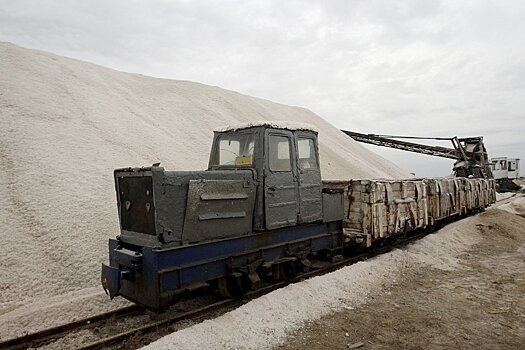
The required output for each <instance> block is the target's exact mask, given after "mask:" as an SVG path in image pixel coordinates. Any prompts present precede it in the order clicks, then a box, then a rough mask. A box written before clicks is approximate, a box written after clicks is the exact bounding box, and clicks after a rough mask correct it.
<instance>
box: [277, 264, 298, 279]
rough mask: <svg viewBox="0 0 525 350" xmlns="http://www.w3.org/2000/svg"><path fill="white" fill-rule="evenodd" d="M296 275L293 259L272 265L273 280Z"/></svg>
mask: <svg viewBox="0 0 525 350" xmlns="http://www.w3.org/2000/svg"><path fill="white" fill-rule="evenodd" d="M296 275H297V265H296V262H295V261H286V262H282V263H280V264H275V265H273V266H272V278H273V279H274V280H275V281H282V280H291V279H292V278H294V277H295V276H296Z"/></svg>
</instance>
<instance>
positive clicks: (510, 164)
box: [490, 157, 520, 192]
mask: <svg viewBox="0 0 525 350" xmlns="http://www.w3.org/2000/svg"><path fill="white" fill-rule="evenodd" d="M490 167H491V168H492V173H493V174H494V179H495V180H496V182H497V184H498V185H499V188H500V192H508V191H516V190H518V189H519V188H520V184H519V178H520V160H519V158H507V157H496V158H491V159H490Z"/></svg>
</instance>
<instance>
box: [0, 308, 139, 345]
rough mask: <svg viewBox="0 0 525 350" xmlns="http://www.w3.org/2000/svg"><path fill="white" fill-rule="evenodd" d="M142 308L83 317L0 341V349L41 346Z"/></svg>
mask: <svg viewBox="0 0 525 350" xmlns="http://www.w3.org/2000/svg"><path fill="white" fill-rule="evenodd" d="M142 310H143V309H142V308H141V307H140V306H138V305H130V306H126V307H123V308H120V309H117V310H112V311H108V312H104V313H101V314H98V315H95V316H91V317H86V318H83V319H81V320H77V321H73V322H70V323H66V324H62V325H59V326H55V327H51V328H47V329H43V330H41V331H37V332H34V333H29V334H25V335H23V336H20V337H16V338H11V339H8V340H6V341H3V342H0V349H1V350H4V349H9V350H16V349H26V348H28V347H37V346H42V345H45V344H48V343H50V342H52V341H53V340H54V339H56V338H60V337H63V336H64V335H66V334H68V333H70V332H72V331H74V330H78V329H82V328H84V327H93V326H94V325H96V324H97V323H98V322H101V321H106V320H108V319H109V318H111V317H115V316H117V317H122V316H129V315H132V314H134V313H139V312H141V311H142Z"/></svg>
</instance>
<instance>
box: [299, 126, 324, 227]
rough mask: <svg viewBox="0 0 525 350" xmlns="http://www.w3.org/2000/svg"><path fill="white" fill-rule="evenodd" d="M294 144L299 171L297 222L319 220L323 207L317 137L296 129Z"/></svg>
mask: <svg viewBox="0 0 525 350" xmlns="http://www.w3.org/2000/svg"><path fill="white" fill-rule="evenodd" d="M295 144H296V147H297V151H296V154H297V163H298V164H297V168H298V173H299V184H298V185H299V223H308V222H314V221H320V220H322V218H323V217H322V212H323V208H322V197H321V170H320V168H319V157H318V155H319V151H318V149H317V137H316V135H315V134H313V133H311V132H304V131H298V132H297V133H296V138H295Z"/></svg>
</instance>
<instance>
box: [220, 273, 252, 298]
mask: <svg viewBox="0 0 525 350" xmlns="http://www.w3.org/2000/svg"><path fill="white" fill-rule="evenodd" d="M251 287H252V283H251V281H250V280H249V279H248V278H247V277H246V276H243V275H240V276H226V277H221V278H219V279H218V280H217V291H218V292H219V294H220V295H221V296H222V297H224V298H238V297H240V296H242V295H244V294H246V292H247V291H249V290H250V289H251Z"/></svg>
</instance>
